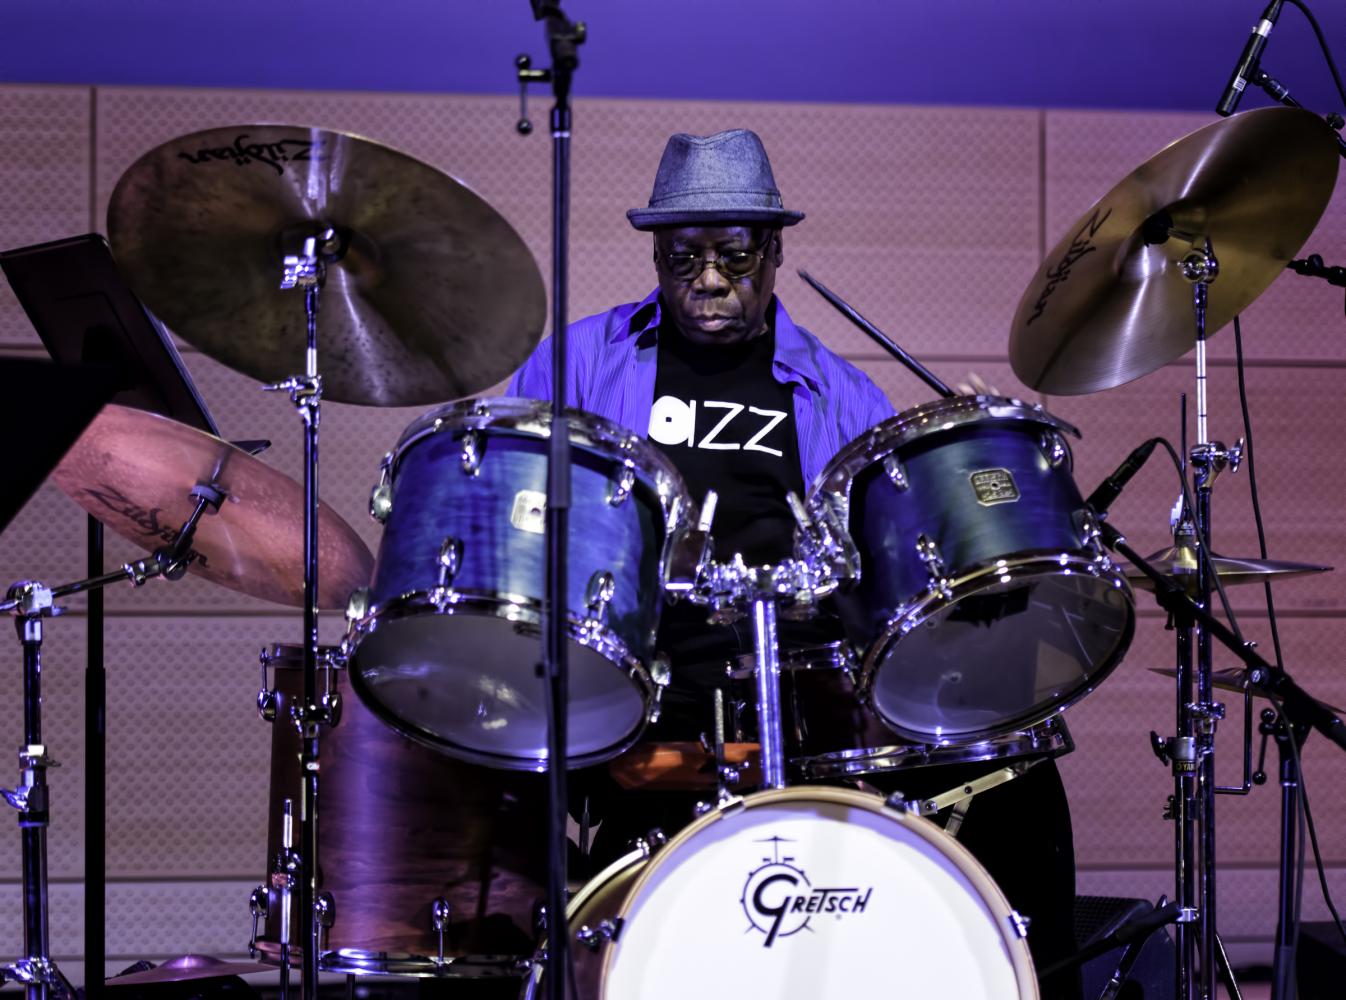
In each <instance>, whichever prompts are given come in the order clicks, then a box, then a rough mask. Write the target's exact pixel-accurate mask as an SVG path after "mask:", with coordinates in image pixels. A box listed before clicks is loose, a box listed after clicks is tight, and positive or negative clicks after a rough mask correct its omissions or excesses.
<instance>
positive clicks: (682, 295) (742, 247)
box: [654, 226, 782, 345]
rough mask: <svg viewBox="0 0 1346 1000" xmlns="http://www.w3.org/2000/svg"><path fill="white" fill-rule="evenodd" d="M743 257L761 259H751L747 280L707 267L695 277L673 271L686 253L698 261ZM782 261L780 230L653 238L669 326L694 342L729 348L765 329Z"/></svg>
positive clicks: (701, 231)
mask: <svg viewBox="0 0 1346 1000" xmlns="http://www.w3.org/2000/svg"><path fill="white" fill-rule="evenodd" d="M745 253H747V254H763V255H764V256H763V257H762V259H761V261H760V262H759V261H757V260H755V259H754V260H753V261H752V264H753V265H754V269H753V273H752V274H749V275H747V276H745V277H741V278H735V277H732V276H731V275H728V274H725V273H723V271H722V269H721V268H717V267H713V266H711V265H710V264H706V266H705V267H703V268H701V273H700V274H697V275H696V276H695V277H693V278H682V277H678V276H677V274H675V273H674V272H675V271H676V270H677V267H678V265H677V263H676V262H677V261H678V259H679V258H680V257H682V256H684V255H694V256H696V257H700V258H701V263H705V262H706V261H709V260H721V259H728V258H729V257H730V255H733V254H745ZM670 257H671V258H673V262H670ZM740 260H742V258H740ZM781 260H782V255H781V242H780V233H779V231H772V230H769V229H764V228H761V227H752V226H716V227H704V226H687V227H682V228H677V229H661V230H659V231H658V232H656V233H655V234H654V262H655V263H654V269H655V271H656V272H657V273H658V275H659V292H660V294H661V295H662V296H663V299H664V304H665V305H666V306H667V308H668V312H669V315H670V317H671V318H672V319H673V322H674V323H676V324H677V327H678V329H679V330H681V331H682V334H683V336H685V337H686V338H687V339H688V340H690V341H692V342H693V343H695V344H709V345H713V344H733V343H738V342H741V341H744V340H748V339H750V338H752V337H755V336H757V335H758V334H759V333H761V332H762V331H763V330H765V329H766V308H767V304H768V303H770V301H771V294H772V292H773V291H774V289H775V287H776V268H777V267H779V266H780V264H781ZM684 266H685V265H684Z"/></svg>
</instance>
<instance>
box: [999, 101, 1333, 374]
mask: <svg viewBox="0 0 1346 1000" xmlns="http://www.w3.org/2000/svg"><path fill="white" fill-rule="evenodd" d="M1336 179H1337V143H1336V137H1335V135H1334V133H1333V131H1332V129H1331V128H1329V127H1328V125H1327V124H1326V123H1325V122H1323V121H1322V119H1320V118H1318V117H1317V116H1316V115H1314V114H1312V113H1311V112H1308V111H1304V110H1302V109H1296V108H1284V107H1278V108H1261V109H1259V110H1256V111H1246V112H1244V113H1243V114H1239V115H1235V116H1234V117H1232V118H1225V119H1222V120H1220V121H1218V122H1215V123H1214V124H1213V125H1207V126H1206V127H1205V128H1202V129H1198V130H1197V131H1195V132H1193V133H1191V134H1190V135H1188V136H1186V137H1184V138H1182V139H1179V140H1178V141H1177V142H1174V143H1173V144H1171V145H1169V146H1167V147H1166V148H1164V149H1162V150H1160V151H1159V152H1158V153H1156V154H1155V155H1154V156H1152V157H1150V159H1148V160H1146V161H1145V162H1144V163H1142V164H1141V165H1140V166H1139V167H1137V168H1136V169H1135V170H1133V171H1132V172H1131V173H1130V174H1128V175H1127V176H1126V177H1125V178H1123V179H1122V181H1121V182H1120V183H1118V184H1117V186H1116V187H1114V188H1113V189H1112V190H1111V191H1109V192H1108V193H1107V194H1105V195H1104V196H1103V197H1102V198H1101V199H1099V201H1098V202H1097V203H1096V204H1095V205H1094V206H1093V207H1092V208H1091V209H1089V210H1088V211H1087V212H1085V213H1084V215H1082V216H1081V217H1080V219H1079V221H1078V222H1076V223H1075V224H1074V225H1073V226H1071V227H1070V229H1069V230H1067V232H1066V235H1065V236H1064V237H1063V238H1062V239H1061V241H1060V242H1059V243H1057V244H1056V246H1055V247H1053V248H1052V250H1051V251H1050V252H1049V253H1048V254H1047V256H1046V259H1045V260H1044V261H1043V262H1042V265H1041V266H1040V267H1039V268H1038V271H1037V274H1035V275H1034V276H1033V280H1032V281H1030V282H1029V284H1028V288H1027V289H1026V290H1025V291H1024V294H1023V297H1022V298H1021V299H1020V301H1019V307H1018V309H1017V310H1016V312H1015V314H1014V322H1013V324H1012V325H1011V327H1010V341H1009V356H1010V363H1011V365H1012V366H1013V368H1014V373H1015V375H1017V376H1018V377H1019V378H1020V380H1022V381H1023V383H1024V384H1025V385H1028V386H1031V387H1032V388H1034V389H1037V390H1039V391H1041V392H1045V393H1051V394H1055V395H1066V396H1070V395H1076V394H1080V393H1087V392H1097V391H1099V390H1101V389H1110V388H1112V387H1114V386H1118V385H1122V384H1123V383H1126V382H1130V381H1132V380H1133V379H1137V378H1140V377H1141V376H1142V375H1147V374H1149V373H1150V372H1152V371H1154V370H1156V369H1158V368H1160V367H1162V366H1163V365H1166V364H1168V363H1169V362H1170V361H1174V360H1176V359H1178V358H1180V357H1181V356H1182V355H1183V354H1185V353H1187V351H1188V350H1189V349H1190V348H1191V347H1192V346H1193V345H1194V344H1195V343H1196V320H1195V314H1194V312H1193V308H1192V295H1193V291H1192V285H1191V284H1190V283H1189V282H1188V281H1187V280H1186V279H1185V278H1184V277H1183V276H1182V273H1181V271H1180V269H1179V264H1180V262H1181V261H1182V260H1183V258H1184V257H1186V256H1187V255H1189V254H1190V253H1191V252H1192V249H1193V246H1194V245H1195V246H1196V247H1197V248H1198V249H1200V248H1201V247H1202V246H1204V243H1205V240H1206V239H1207V238H1209V239H1210V241H1211V245H1212V246H1211V248H1212V250H1213V252H1214V255H1215V257H1216V259H1217V260H1218V261H1219V274H1218V276H1217V277H1216V278H1215V279H1214V281H1212V282H1211V283H1210V286H1209V287H1210V293H1209V303H1208V307H1207V314H1206V333H1207V336H1210V335H1213V334H1214V333H1215V332H1216V331H1217V330H1219V329H1220V328H1221V327H1223V326H1224V325H1225V324H1226V323H1228V322H1229V321H1230V320H1231V319H1233V318H1234V317H1235V316H1236V315H1238V314H1239V313H1240V312H1242V311H1243V310H1244V309H1245V308H1246V307H1247V306H1248V305H1249V304H1250V303H1251V302H1252V301H1253V300H1254V299H1256V298H1257V297H1258V296H1259V295H1261V294H1262V292H1263V291H1265V290H1266V288H1267V286H1268V285H1270V284H1271V283H1272V282H1273V281H1274V280H1276V277H1277V276H1278V275H1279V274H1280V273H1281V272H1282V271H1283V270H1284V269H1285V265H1286V264H1287V263H1289V261H1290V260H1291V258H1293V257H1294V256H1295V254H1296V252H1298V250H1299V249H1300V247H1302V246H1303V244H1304V241H1305V240H1307V239H1308V237H1309V234H1310V233H1311V232H1312V231H1313V228H1314V226H1315V225H1316V224H1317V222H1318V219H1319V217H1320V216H1321V215H1322V214H1323V209H1324V208H1326V207H1327V202H1328V199H1329V198H1331V196H1332V189H1333V186H1334V184H1335V183H1336ZM1170 234H1172V235H1170ZM1165 237H1166V238H1165ZM1147 238H1148V239H1149V240H1158V241H1159V242H1147Z"/></svg>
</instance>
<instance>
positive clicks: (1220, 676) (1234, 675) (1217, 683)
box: [1150, 667, 1346, 713]
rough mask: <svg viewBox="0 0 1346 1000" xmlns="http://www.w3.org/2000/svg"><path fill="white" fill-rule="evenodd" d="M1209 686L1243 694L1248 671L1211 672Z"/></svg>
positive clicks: (1167, 670)
mask: <svg viewBox="0 0 1346 1000" xmlns="http://www.w3.org/2000/svg"><path fill="white" fill-rule="evenodd" d="M1150 673H1152V674H1159V675H1161V676H1163V677H1177V676H1178V671H1177V670H1176V669H1174V668H1173V667H1151V668H1150ZM1210 676H1211V686H1212V687H1216V688H1219V689H1220V690H1221V691H1236V692H1238V693H1239V694H1242V693H1243V687H1244V684H1245V682H1246V681H1247V678H1248V671H1246V670H1244V669H1243V668H1242V667H1226V668H1224V669H1223V670H1212V671H1211V674H1210ZM1253 694H1254V695H1256V696H1257V697H1265V695H1263V694H1262V692H1261V691H1259V690H1258V689H1257V688H1253ZM1322 704H1323V707H1325V708H1329V709H1331V710H1332V711H1333V712H1338V713H1340V712H1346V708H1337V707H1336V706H1335V705H1329V704H1328V703H1327V702H1323V703H1322Z"/></svg>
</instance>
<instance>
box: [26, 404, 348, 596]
mask: <svg viewBox="0 0 1346 1000" xmlns="http://www.w3.org/2000/svg"><path fill="white" fill-rule="evenodd" d="M51 478H52V481H53V482H55V483H56V485H57V486H59V487H60V488H61V490H62V491H63V492H64V493H65V494H66V495H67V496H68V497H70V498H71V499H72V500H74V501H75V502H76V503H77V504H79V505H80V506H81V507H83V508H84V509H85V510H86V511H88V512H89V513H90V514H92V515H93V516H94V517H96V518H98V520H100V521H102V522H103V523H104V524H105V525H107V526H108V527H109V528H110V529H112V530H113V531H115V532H116V533H117V534H119V535H121V536H122V537H123V538H126V539H129V540H130V541H132V542H135V543H136V544H137V545H140V546H142V547H143V548H145V549H146V550H148V551H151V552H152V551H153V550H155V549H157V548H159V547H161V546H168V545H169V544H170V543H172V541H173V539H174V538H175V537H176V535H177V531H178V529H179V528H180V527H181V525H182V524H183V522H185V521H186V520H187V518H188V517H189V516H190V515H191V513H192V511H193V510H194V509H195V507H196V501H195V500H194V499H193V497H192V496H191V490H192V488H193V487H194V486H196V485H197V484H198V483H204V484H207V485H209V484H212V483H214V484H216V485H218V487H219V488H220V489H221V490H222V491H223V492H224V493H225V494H226V497H225V500H224V502H223V503H222V504H221V505H220V509H219V510H218V511H216V512H214V513H212V512H210V511H209V510H207V511H206V513H205V514H204V515H203V516H202V517H201V520H200V521H199V522H198V524H197V528H196V535H195V537H194V539H193V540H192V546H191V547H192V549H193V550H194V551H195V552H196V553H197V556H198V558H196V559H195V560H194V561H193V562H192V563H191V566H190V568H189V570H188V572H190V573H193V574H195V575H197V576H201V577H204V578H205V579H207V580H210V581H212V582H214V583H218V584H222V585H223V586H225V587H229V588H231V589H233V590H238V591H241V592H243V593H245V594H250V595H251V596H253V597H260V598H262V599H263V600H267V601H274V602H275V603H277V604H288V605H291V606H295V607H302V606H303V603H304V546H303V539H304V491H303V488H302V487H301V486H300V485H299V484H298V483H296V482H295V481H294V480H293V479H291V478H290V477H289V476H287V475H285V473H283V472H280V471H278V470H276V469H273V468H272V467H271V466H269V465H267V464H266V463H265V462H262V461H260V460H258V459H256V458H253V457H252V456H251V455H249V454H248V453H247V452H245V451H241V450H239V449H238V448H235V447H234V446H233V445H231V444H228V443H226V442H224V441H221V440H220V439H219V438H216V437H212V436H211V435H209V434H207V433H205V432H204V431H199V430H197V429H196V428H194V427H188V426H187V425H186V424H180V423H178V422H177V421H174V420H169V419H168V418H167V417H161V416H159V415H158V414H156V413H146V412H145V411H143V410H134V409H131V408H129V407H126V406H118V405H116V404H109V405H108V406H105V407H104V408H103V411H102V412H101V413H100V414H99V415H98V416H97V417H96V418H95V419H94V421H93V423H91V424H90V425H89V427H88V429H86V430H85V432H84V433H83V434H82V435H80V438H79V440H78V441H76V442H75V444H74V445H73V446H72V447H71V449H70V450H69V451H68V452H67V453H66V455H65V457H64V458H63V459H61V464H60V465H58V466H57V467H56V471H54V472H53V473H52V475H51ZM318 567H319V579H318V588H319V589H318V605H319V607H322V608H337V609H340V608H344V607H345V606H346V600H347V598H349V597H350V594H351V592H352V591H353V590H355V589H356V588H358V587H363V586H365V585H367V584H368V583H369V580H370V577H371V576H372V575H373V568H374V559H373V556H371V555H370V553H369V549H368V547H367V546H366V545H365V543H364V542H362V541H361V540H360V537H359V536H358V535H356V533H355V531H354V530H353V529H352V528H351V527H350V525H348V524H347V523H346V522H345V521H343V520H342V519H341V517H340V516H339V515H338V514H337V513H336V512H335V511H333V510H332V509H331V508H330V507H327V506H326V505H320V507H319V512H318Z"/></svg>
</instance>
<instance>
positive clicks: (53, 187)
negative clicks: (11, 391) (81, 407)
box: [0, 86, 101, 344]
mask: <svg viewBox="0 0 1346 1000" xmlns="http://www.w3.org/2000/svg"><path fill="white" fill-rule="evenodd" d="M89 94H90V91H89V88H88V87H15V86H6V87H0V250H8V249H11V248H13V247H20V246H27V245H29V244H32V243H44V242H46V241H47V240H54V239H60V238H61V237H63V236H74V235H76V234H77V233H87V232H88V231H89V143H90V128H91V125H92V122H91V112H90V106H89ZM100 228H101V227H100ZM36 341H37V334H35V333H34V332H33V327H32V324H30V323H29V322H28V317H27V316H26V315H24V312H23V309H22V308H21V307H20V306H19V303H18V301H17V300H16V299H15V298H14V293H13V291H11V290H10V287H9V282H8V281H5V280H3V278H0V344H11V343H35V342H36Z"/></svg>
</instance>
